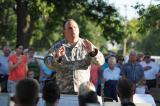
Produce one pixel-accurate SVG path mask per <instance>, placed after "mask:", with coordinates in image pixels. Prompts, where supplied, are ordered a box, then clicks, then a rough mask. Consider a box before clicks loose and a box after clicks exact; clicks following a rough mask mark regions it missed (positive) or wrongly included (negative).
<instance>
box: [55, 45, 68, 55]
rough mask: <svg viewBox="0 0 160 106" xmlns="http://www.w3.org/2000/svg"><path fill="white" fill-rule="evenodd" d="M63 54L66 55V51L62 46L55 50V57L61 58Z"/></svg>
mask: <svg viewBox="0 0 160 106" xmlns="http://www.w3.org/2000/svg"><path fill="white" fill-rule="evenodd" d="M65 53H66V49H65V47H64V46H61V47H60V48H59V49H58V50H57V52H56V57H58V58H59V57H62V56H64V55H65Z"/></svg>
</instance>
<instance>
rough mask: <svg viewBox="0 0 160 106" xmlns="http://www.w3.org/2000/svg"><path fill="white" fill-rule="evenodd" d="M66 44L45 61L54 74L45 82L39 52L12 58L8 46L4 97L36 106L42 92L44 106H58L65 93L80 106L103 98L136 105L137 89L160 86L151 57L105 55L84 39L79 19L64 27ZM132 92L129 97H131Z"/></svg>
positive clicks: (3, 59) (3, 60)
mask: <svg viewBox="0 0 160 106" xmlns="http://www.w3.org/2000/svg"><path fill="white" fill-rule="evenodd" d="M63 28H64V32H63V33H64V39H63V40H61V41H59V42H57V43H56V44H54V45H53V46H52V47H51V48H50V49H49V51H48V54H47V55H46V56H45V58H44V64H45V65H46V66H47V67H48V68H50V69H51V74H50V75H49V76H47V75H46V77H47V78H51V77H52V76H53V73H52V72H54V71H53V70H56V74H55V73H54V74H55V75H56V78H51V79H49V80H48V79H46V80H45V81H44V83H43V85H42V86H41V81H40V77H41V76H42V75H44V73H43V71H42V70H43V67H42V65H41V63H40V62H39V61H38V60H37V59H36V58H35V57H34V53H35V49H34V48H32V47H29V48H28V49H25V50H24V49H23V45H21V44H17V45H16V46H15V53H11V49H10V48H9V46H3V49H2V50H3V54H4V55H2V56H0V88H1V92H6V93H11V94H14V95H15V98H14V102H15V104H16V105H17V106H36V105H37V103H38V98H39V96H38V94H39V93H40V92H41V93H42V98H43V99H44V100H45V103H44V105H45V106H56V105H57V104H58V101H59V99H60V94H72V95H78V100H79V105H80V106H86V104H87V103H95V104H97V105H99V104H100V102H99V100H98V96H102V97H106V98H109V99H111V100H115V101H117V102H118V97H119V98H120V101H121V104H122V106H134V103H133V100H132V99H133V94H134V92H135V90H136V87H139V86H145V87H146V92H147V93H149V90H150V88H154V87H156V78H158V77H160V68H159V65H158V64H156V62H155V61H154V60H153V59H151V58H150V56H149V55H145V56H139V57H138V55H137V52H136V51H131V52H130V53H129V60H128V61H127V62H125V61H124V60H125V59H124V57H123V56H117V55H108V56H107V57H104V55H103V54H102V53H101V52H100V51H99V50H98V48H97V47H95V46H94V45H93V44H92V43H91V42H90V41H89V40H87V39H82V38H80V37H79V27H78V25H77V23H76V21H75V20H73V19H69V20H67V21H66V22H65V23H64V26H63ZM126 91H127V92H126Z"/></svg>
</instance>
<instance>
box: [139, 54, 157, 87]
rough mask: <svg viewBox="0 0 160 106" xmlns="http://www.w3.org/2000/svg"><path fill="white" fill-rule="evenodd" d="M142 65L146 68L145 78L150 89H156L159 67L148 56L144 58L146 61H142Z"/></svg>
mask: <svg viewBox="0 0 160 106" xmlns="http://www.w3.org/2000/svg"><path fill="white" fill-rule="evenodd" d="M140 64H141V65H142V67H143V68H144V76H145V79H146V85H147V87H148V89H150V88H152V87H156V75H157V74H158V71H159V67H158V65H157V64H156V63H155V62H153V61H151V58H150V56H148V55H147V56H145V57H144V61H142V62H141V63H140Z"/></svg>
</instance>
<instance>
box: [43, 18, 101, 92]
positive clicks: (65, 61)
mask: <svg viewBox="0 0 160 106" xmlns="http://www.w3.org/2000/svg"><path fill="white" fill-rule="evenodd" d="M64 37H65V39H63V40H61V41H59V42H57V43H56V44H55V45H53V46H52V47H51V49H50V50H49V56H47V57H46V58H45V63H46V65H47V66H48V67H49V68H51V69H54V70H61V71H60V72H59V73H58V74H57V83H58V85H59V86H60V89H61V92H62V93H70V94H71V93H75V92H78V88H79V85H80V84H81V83H83V82H86V81H89V79H90V65H91V63H95V64H98V65H103V64H104V56H103V54H102V53H101V52H100V51H99V50H98V49H97V48H96V47H95V46H94V45H93V44H92V43H91V42H90V41H88V40H86V39H82V38H80V37H79V27H78V25H77V23H76V21H75V20H73V19H69V20H67V21H66V23H65V24H64Z"/></svg>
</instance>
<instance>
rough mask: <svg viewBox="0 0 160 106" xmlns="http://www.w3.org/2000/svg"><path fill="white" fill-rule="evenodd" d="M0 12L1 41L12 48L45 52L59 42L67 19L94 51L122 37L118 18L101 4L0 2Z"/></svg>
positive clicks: (96, 0)
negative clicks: (17, 47)
mask: <svg viewBox="0 0 160 106" xmlns="http://www.w3.org/2000/svg"><path fill="white" fill-rule="evenodd" d="M0 9H1V10H2V12H1V13H0V14H1V16H2V17H0V29H1V30H0V32H1V35H2V36H1V38H3V41H9V43H10V44H13V45H15V44H16V43H21V44H23V45H24V46H25V47H28V46H34V47H35V48H41V49H43V48H45V49H48V48H49V47H50V46H51V45H52V44H53V43H54V42H56V41H58V40H60V39H62V38H63V24H64V22H65V20H66V19H68V18H73V19H75V20H76V21H77V23H78V24H79V27H80V34H81V35H82V37H84V38H87V39H89V40H91V41H92V42H94V43H95V45H97V46H98V47H102V46H103V47H104V45H105V42H106V40H111V41H116V42H121V41H122V39H123V37H124V29H123V28H124V27H123V20H122V18H121V17H120V15H119V14H118V12H117V10H116V9H115V8H114V7H112V6H110V5H108V4H107V2H105V1H104V0H33V1H31V0H1V1H0ZM0 42H2V40H1V41H0Z"/></svg>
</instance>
